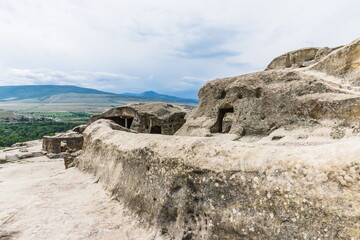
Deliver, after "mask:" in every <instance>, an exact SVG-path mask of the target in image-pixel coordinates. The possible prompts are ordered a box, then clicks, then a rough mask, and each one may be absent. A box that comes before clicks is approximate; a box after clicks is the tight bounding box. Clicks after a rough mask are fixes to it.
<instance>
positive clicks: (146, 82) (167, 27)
mask: <svg viewBox="0 0 360 240" xmlns="http://www.w3.org/2000/svg"><path fill="white" fill-rule="evenodd" d="M359 9H360V1H358V0H316V1H315V0H272V1H269V0H251V1H250V0H247V1H245V0H181V1H179V0H177V1H175V0H151V1H149V0H57V1H54V0H31V1H30V0H0V85H30V84H61V85H63V84H66V85H77V86H80V87H89V88H95V89H99V90H103V91H110V92H114V93H123V92H134V93H140V92H143V91H149V90H153V91H156V92H159V93H163V94H169V95H175V96H179V97H186V98H196V97H197V92H198V90H199V88H200V87H201V86H202V85H203V84H204V83H205V82H207V81H209V80H213V79H216V78H221V77H229V76H237V75H241V74H245V73H250V72H255V71H261V70H263V69H264V68H266V66H267V64H269V63H270V61H271V60H272V59H273V58H275V57H276V56H279V55H281V54H283V53H286V52H288V51H291V50H295V49H299V48H303V47H325V46H328V47H335V46H339V45H344V44H347V43H349V42H351V41H353V40H355V39H356V38H359V37H360V27H359V26H360V14H359Z"/></svg>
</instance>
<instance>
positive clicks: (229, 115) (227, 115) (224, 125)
mask: <svg viewBox="0 0 360 240" xmlns="http://www.w3.org/2000/svg"><path fill="white" fill-rule="evenodd" d="M233 118H234V107H233V106H227V107H223V108H220V109H219V112H218V118H217V121H216V123H215V125H214V126H213V127H212V128H211V129H210V132H211V133H228V132H230V129H231V125H232V123H233Z"/></svg>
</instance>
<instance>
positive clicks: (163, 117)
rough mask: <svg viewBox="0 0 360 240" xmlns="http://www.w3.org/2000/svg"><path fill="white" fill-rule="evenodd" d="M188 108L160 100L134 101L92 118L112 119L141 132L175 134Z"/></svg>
mask: <svg viewBox="0 0 360 240" xmlns="http://www.w3.org/2000/svg"><path fill="white" fill-rule="evenodd" d="M187 112H188V109H186V108H183V107H179V106H175V105H171V104H167V103H160V102H149V103H134V104H128V105H124V106H120V107H116V108H112V109H110V110H108V111H106V112H104V113H102V114H99V115H94V116H92V117H91V118H90V121H89V124H90V123H92V122H94V121H96V120H98V119H110V120H113V121H114V122H116V123H117V124H119V125H121V126H123V127H126V128H128V129H131V130H134V131H136V132H139V133H154V134H164V135H173V134H174V133H175V132H176V131H177V130H178V129H179V128H180V127H181V126H182V125H183V124H184V123H185V114H186V113H187Z"/></svg>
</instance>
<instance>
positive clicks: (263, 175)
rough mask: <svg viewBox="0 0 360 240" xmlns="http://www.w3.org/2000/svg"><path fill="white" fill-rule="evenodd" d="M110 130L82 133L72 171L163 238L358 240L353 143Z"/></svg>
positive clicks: (317, 133)
mask: <svg viewBox="0 0 360 240" xmlns="http://www.w3.org/2000/svg"><path fill="white" fill-rule="evenodd" d="M112 125H113V123H112V122H111V121H109V120H98V121H96V122H94V123H92V124H91V125H90V126H88V127H87V129H86V130H85V132H84V141H85V142H84V148H83V153H82V155H81V156H80V157H79V158H78V163H77V164H78V167H79V168H80V169H82V170H83V171H86V172H89V173H91V174H94V175H95V176H96V177H97V178H98V179H99V182H100V183H102V184H103V185H104V186H105V187H106V188H107V189H108V190H109V191H111V192H112V194H113V195H114V196H115V197H116V198H117V199H119V200H120V201H121V202H123V203H125V204H126V206H127V207H128V208H130V209H131V210H132V211H133V212H134V213H136V214H138V215H139V216H141V217H142V218H143V219H146V220H147V221H149V222H150V223H152V224H154V225H157V226H158V227H160V228H161V229H162V234H163V235H167V236H169V237H170V238H172V239H219V240H220V239H222V240H223V239H360V230H359V229H360V221H359V220H360V194H359V192H360V160H359V157H358V156H359V155H360V149H359V148H358V147H356V146H358V145H359V144H360V138H359V137H356V136H348V137H344V138H343V139H341V140H337V139H334V138H331V137H329V136H330V133H329V131H326V133H327V135H326V134H324V130H321V128H309V129H304V130H303V132H301V131H299V130H291V129H289V130H285V129H284V130H283V131H282V132H281V131H280V130H278V131H276V132H274V133H273V134H277V135H273V136H269V139H265V138H263V139H260V140H258V141H254V140H253V139H250V140H249V141H245V139H246V137H245V138H244V139H242V140H240V141H233V140H229V139H224V138H208V137H187V136H163V135H149V134H134V133H131V132H125V131H121V130H114V127H112ZM291 131H295V132H293V133H292V135H291V134H289V132H291ZM305 133H307V134H308V135H309V136H305ZM294 134H295V135H296V136H297V137H296V139H297V140H296V141H295V140H294V138H291V137H290V136H294ZM287 135H289V136H287ZM325 135H326V136H325ZM229 136H230V135H229ZM319 139H322V140H321V141H320V140H319ZM325 140H326V141H325Z"/></svg>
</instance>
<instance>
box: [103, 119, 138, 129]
mask: <svg viewBox="0 0 360 240" xmlns="http://www.w3.org/2000/svg"><path fill="white" fill-rule="evenodd" d="M106 119H110V120H112V121H114V122H115V123H116V124H119V125H120V126H123V127H126V128H130V127H131V124H132V122H133V120H134V118H122V117H108V118H106Z"/></svg>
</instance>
